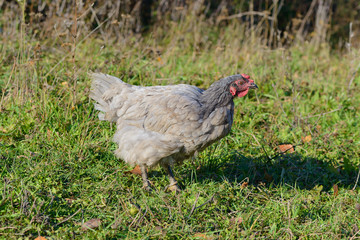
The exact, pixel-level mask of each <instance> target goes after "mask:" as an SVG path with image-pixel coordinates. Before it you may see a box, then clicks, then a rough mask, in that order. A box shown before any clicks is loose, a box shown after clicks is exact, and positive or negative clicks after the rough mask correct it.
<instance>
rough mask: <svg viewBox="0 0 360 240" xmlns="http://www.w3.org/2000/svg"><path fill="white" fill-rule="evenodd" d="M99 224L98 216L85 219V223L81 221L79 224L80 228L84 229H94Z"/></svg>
mask: <svg viewBox="0 0 360 240" xmlns="http://www.w3.org/2000/svg"><path fill="white" fill-rule="evenodd" d="M100 225H101V220H100V219H98V218H93V219H90V220H89V221H87V222H86V223H83V224H82V225H81V226H82V227H81V230H83V231H86V230H88V229H94V228H97V227H99V226H100Z"/></svg>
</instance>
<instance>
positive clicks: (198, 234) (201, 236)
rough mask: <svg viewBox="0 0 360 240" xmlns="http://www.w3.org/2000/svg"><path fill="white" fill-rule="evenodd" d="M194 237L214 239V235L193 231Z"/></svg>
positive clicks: (206, 239) (207, 239)
mask: <svg viewBox="0 0 360 240" xmlns="http://www.w3.org/2000/svg"><path fill="white" fill-rule="evenodd" d="M194 238H197V239H205V240H212V239H214V237H212V236H207V235H206V234H205V233H195V234H194Z"/></svg>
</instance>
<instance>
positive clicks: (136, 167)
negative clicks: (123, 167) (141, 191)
mask: <svg viewBox="0 0 360 240" xmlns="http://www.w3.org/2000/svg"><path fill="white" fill-rule="evenodd" d="M146 171H147V170H146ZM124 173H125V174H130V173H131V174H134V175H139V176H141V170H140V167H139V165H136V166H135V167H134V169H133V170H131V171H126V172H124Z"/></svg>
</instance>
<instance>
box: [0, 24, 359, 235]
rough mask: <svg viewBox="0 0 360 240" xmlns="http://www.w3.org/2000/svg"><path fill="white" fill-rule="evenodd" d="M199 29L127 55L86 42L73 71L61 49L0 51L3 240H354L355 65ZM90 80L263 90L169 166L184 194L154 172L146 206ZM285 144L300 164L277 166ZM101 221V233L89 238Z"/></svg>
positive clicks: (143, 44) (154, 39)
mask: <svg viewBox="0 0 360 240" xmlns="http://www.w3.org/2000/svg"><path fill="white" fill-rule="evenodd" d="M202 24H204V23H202V22H201V21H199V22H198V23H197V22H191V21H190V22H184V23H183V25H181V26H173V27H169V26H167V27H168V29H167V31H161V30H157V31H156V32H155V31H154V33H153V34H151V35H149V36H145V37H144V38H142V39H136V38H135V37H134V38H131V37H129V38H128V39H126V40H125V41H123V42H121V43H116V42H104V41H102V40H100V38H98V39H96V38H95V37H92V38H88V39H86V40H85V41H83V42H81V43H79V44H78V45H77V50H76V53H75V60H76V61H75V64H74V62H73V61H72V58H71V56H72V52H71V50H70V49H69V48H68V47H67V46H66V45H64V43H66V40H64V39H61V38H60V37H58V38H55V37H54V38H53V39H51V40H35V39H30V37H27V36H28V35H26V37H25V38H24V39H23V40H20V42H22V43H23V47H22V48H20V47H19V46H20V45H19V42H17V43H13V41H10V39H9V40H6V39H3V40H2V44H3V47H2V48H1V49H0V50H1V57H2V59H0V61H1V68H0V90H1V91H0V92H1V94H2V95H1V96H2V97H1V105H0V161H1V164H0V189H1V190H0V238H4V239H10V238H22V239H26V238H30V239H33V238H35V237H37V236H38V235H41V236H44V237H46V238H47V239H67V238H68V239H71V238H76V239H89V238H93V239H94V238H98V239H105V238H109V239H112V238H114V239H121V238H128V239H148V238H151V239H188V238H198V239H199V238H207V239H217V238H221V239H237V238H238V237H243V238H246V239H248V238H267V239H268V238H271V239H289V238H301V239H330V238H331V239H341V238H344V239H347V238H350V237H352V236H355V237H359V236H360V235H359V227H360V220H359V217H358V216H359V211H360V205H359V204H360V195H359V187H355V188H354V186H355V182H356V177H357V173H358V166H359V154H360V151H359V149H360V131H359V130H358V129H359V127H360V117H359V109H360V108H359V106H360V93H359V91H357V88H358V86H359V81H360V77H359V74H358V73H356V75H355V80H354V83H353V85H352V86H351V88H350V91H349V92H348V91H347V90H348V89H347V88H348V82H349V80H350V78H351V75H352V73H353V71H354V69H355V67H356V65H357V62H358V61H359V58H358V55H359V54H358V53H359V51H357V50H356V49H353V50H352V52H351V53H346V54H345V53H340V52H337V51H332V50H330V49H329V48H328V47H327V46H326V45H324V46H322V47H321V49H317V50H316V49H314V48H313V46H312V45H310V44H308V43H305V44H303V45H296V46H292V47H289V48H288V49H269V48H267V47H265V46H263V45H262V44H261V38H259V39H255V40H256V41H254V42H250V41H249V39H247V38H246V37H244V36H246V32H244V31H245V30H244V28H243V27H242V26H238V25H236V24H234V25H230V26H228V27H227V28H223V29H215V28H205V27H203V25H202ZM189 28H190V30H188V29H189ZM199 29H202V30H199ZM166 32H167V34H166ZM37 44H39V45H40V50H39V48H37V47H36V46H37ZM96 70H98V71H101V72H104V73H108V74H113V75H115V76H119V77H121V78H122V79H123V80H124V81H126V82H129V83H131V84H137V85H165V84H177V83H189V84H194V85H197V86H199V87H204V88H206V87H207V86H209V85H210V84H211V83H212V82H213V81H215V80H217V79H219V78H220V77H223V76H227V75H231V74H235V73H247V74H249V75H251V76H252V78H253V79H254V80H255V82H256V83H257V85H258V86H259V90H257V91H256V92H251V93H249V94H248V96H246V97H245V98H242V99H237V100H236V102H235V104H236V116H235V121H234V125H233V129H232V131H231V133H230V134H229V135H228V136H227V137H225V138H224V139H222V140H221V141H219V142H218V143H216V144H214V145H212V146H211V147H209V148H208V149H206V150H205V151H204V152H202V153H201V154H200V155H199V156H198V157H197V158H196V159H194V160H189V161H187V162H185V164H184V165H181V166H175V168H174V172H175V174H176V176H177V178H178V179H179V182H180V183H181V187H182V189H183V191H182V192H181V193H180V194H177V195H174V194H173V193H168V192H165V191H164V190H163V189H164V188H165V186H166V185H167V184H168V180H167V178H166V176H165V174H164V172H163V171H162V170H161V169H160V168H156V169H153V170H152V171H151V172H150V180H151V181H152V183H153V185H154V188H155V191H153V192H152V193H148V192H146V191H144V190H143V189H142V188H141V186H142V182H141V179H140V177H138V176H134V175H129V174H126V173H125V172H126V171H128V170H129V169H130V167H129V166H127V165H126V164H124V163H123V162H122V161H121V160H119V159H116V157H115V156H114V155H113V151H114V150H115V148H116V146H115V144H114V143H112V142H111V139H112V136H113V133H114V131H115V126H111V125H110V124H109V123H107V122H100V121H99V120H98V119H97V112H96V111H95V110H94V107H93V102H92V101H90V100H89V98H88V93H89V86H90V79H89V78H88V76H87V72H89V71H96ZM75 82H76V84H75ZM322 113H325V114H324V115H322ZM309 135H311V137H312V140H311V141H310V142H305V143H304V142H303V141H302V137H305V136H309ZM282 143H290V144H293V145H297V147H296V151H295V153H288V154H280V155H279V154H278V150H277V146H278V145H280V144H282ZM139 151H141V149H139ZM336 188H338V191H337V190H336ZM353 188H354V189H353ZM202 204H204V205H202ZM73 214H75V215H73ZM94 218H98V219H100V220H101V226H100V227H99V228H96V229H93V230H87V231H83V230H81V223H82V222H86V221H88V220H90V219H94ZM200 233H203V234H200ZM204 234H205V235H204Z"/></svg>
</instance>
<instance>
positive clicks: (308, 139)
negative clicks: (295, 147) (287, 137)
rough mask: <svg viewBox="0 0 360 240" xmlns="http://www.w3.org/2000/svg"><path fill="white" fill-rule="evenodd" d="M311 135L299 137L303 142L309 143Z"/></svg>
mask: <svg viewBox="0 0 360 240" xmlns="http://www.w3.org/2000/svg"><path fill="white" fill-rule="evenodd" d="M311 139H312V138H311V135H307V136H306V137H301V140H302V141H303V143H309V142H311Z"/></svg>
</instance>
